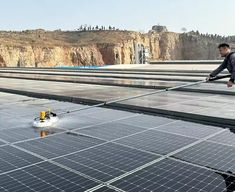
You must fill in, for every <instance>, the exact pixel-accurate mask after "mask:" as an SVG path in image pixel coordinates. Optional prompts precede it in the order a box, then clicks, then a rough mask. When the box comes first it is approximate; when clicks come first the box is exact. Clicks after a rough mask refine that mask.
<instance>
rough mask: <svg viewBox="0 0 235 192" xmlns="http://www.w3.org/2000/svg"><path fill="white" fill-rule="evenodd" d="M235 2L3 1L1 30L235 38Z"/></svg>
mask: <svg viewBox="0 0 235 192" xmlns="http://www.w3.org/2000/svg"><path fill="white" fill-rule="evenodd" d="M234 18H235V0H2V1H1V11H0V30H25V29H38V28H43V29H47V30H55V29H62V30H75V29H77V28H79V26H80V25H83V24H87V25H104V26H109V25H112V26H115V27H117V28H120V29H127V30H136V31H146V32H147V31H148V30H149V29H151V27H152V26H153V25H157V24H159V25H164V26H167V28H168V30H169V31H174V32H182V30H181V29H182V28H183V27H185V28H186V29H187V31H191V30H195V31H196V30H199V31H200V32H201V33H210V34H220V35H225V36H227V35H235V20H234Z"/></svg>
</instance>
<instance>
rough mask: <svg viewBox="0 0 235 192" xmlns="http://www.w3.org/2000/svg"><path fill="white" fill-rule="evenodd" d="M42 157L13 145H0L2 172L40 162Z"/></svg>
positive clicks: (0, 171) (0, 167)
mask: <svg viewBox="0 0 235 192" xmlns="http://www.w3.org/2000/svg"><path fill="white" fill-rule="evenodd" d="M40 161H42V159H40V158H38V157H35V156H33V155H30V154H28V153H26V152H24V151H21V150H19V149H16V148H14V147H11V146H2V147H0V173H3V172H6V171H11V170H14V169H17V168H21V167H24V166H27V165H31V164H34V163H38V162H40Z"/></svg>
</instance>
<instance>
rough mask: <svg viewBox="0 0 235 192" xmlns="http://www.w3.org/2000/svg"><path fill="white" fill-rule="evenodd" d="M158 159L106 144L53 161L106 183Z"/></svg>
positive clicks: (136, 151)
mask: <svg viewBox="0 0 235 192" xmlns="http://www.w3.org/2000/svg"><path fill="white" fill-rule="evenodd" d="M158 157H159V156H157V155H152V154H148V153H145V152H142V151H139V150H136V149H131V148H128V147H124V146H121V145H117V144H113V143H108V144H104V145H101V146H98V147H94V148H91V149H88V150H84V151H82V152H78V153H74V154H72V155H68V156H65V157H62V158H58V159H54V161H55V162H58V163H60V164H62V165H65V166H67V167H69V168H72V169H74V170H77V171H79V172H82V173H84V174H86V175H89V176H91V177H93V178H95V179H98V180H101V181H108V180H110V179H113V178H114V177H117V176H119V175H121V174H123V173H125V172H127V171H130V170H132V169H134V168H137V167H139V166H141V165H144V164H146V163H148V162H151V161H153V160H155V159H157V158H158Z"/></svg>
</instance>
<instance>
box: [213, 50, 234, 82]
mask: <svg viewBox="0 0 235 192" xmlns="http://www.w3.org/2000/svg"><path fill="white" fill-rule="evenodd" d="M226 68H227V69H228V71H229V73H231V78H230V81H232V82H234V79H235V52H231V53H229V54H228V55H227V56H226V57H225V59H224V61H223V63H222V64H221V65H220V66H219V67H218V68H217V69H216V70H214V71H213V72H212V73H211V74H210V76H211V77H215V76H216V75H218V74H219V73H220V72H222V71H223V70H224V69H226Z"/></svg>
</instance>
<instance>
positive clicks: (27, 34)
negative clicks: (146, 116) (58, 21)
mask: <svg viewBox="0 0 235 192" xmlns="http://www.w3.org/2000/svg"><path fill="white" fill-rule="evenodd" d="M228 40H231V39H228V38H223V37H219V36H212V35H201V34H199V33H198V32H190V33H182V34H180V33H173V32H168V31H167V29H166V28H165V27H161V26H154V27H153V28H152V30H150V31H149V32H148V33H146V34H143V33H139V32H134V31H112V30H110V31H108V30H106V31H105V30H104V31H60V30H58V31H45V30H43V29H38V30H26V31H22V32H10V31H1V32H0V67H4V66H9V67H16V66H24V67H34V66H37V67H54V66H87V65H104V64H130V63H134V62H135V59H134V55H135V54H134V53H135V44H136V43H139V44H141V45H143V46H144V47H145V48H148V49H149V52H150V55H151V59H152V60H185V59H192V60H195V59H196V60H197V59H218V58H219V57H218V53H217V49H216V46H217V44H218V43H221V42H224V41H228Z"/></svg>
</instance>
